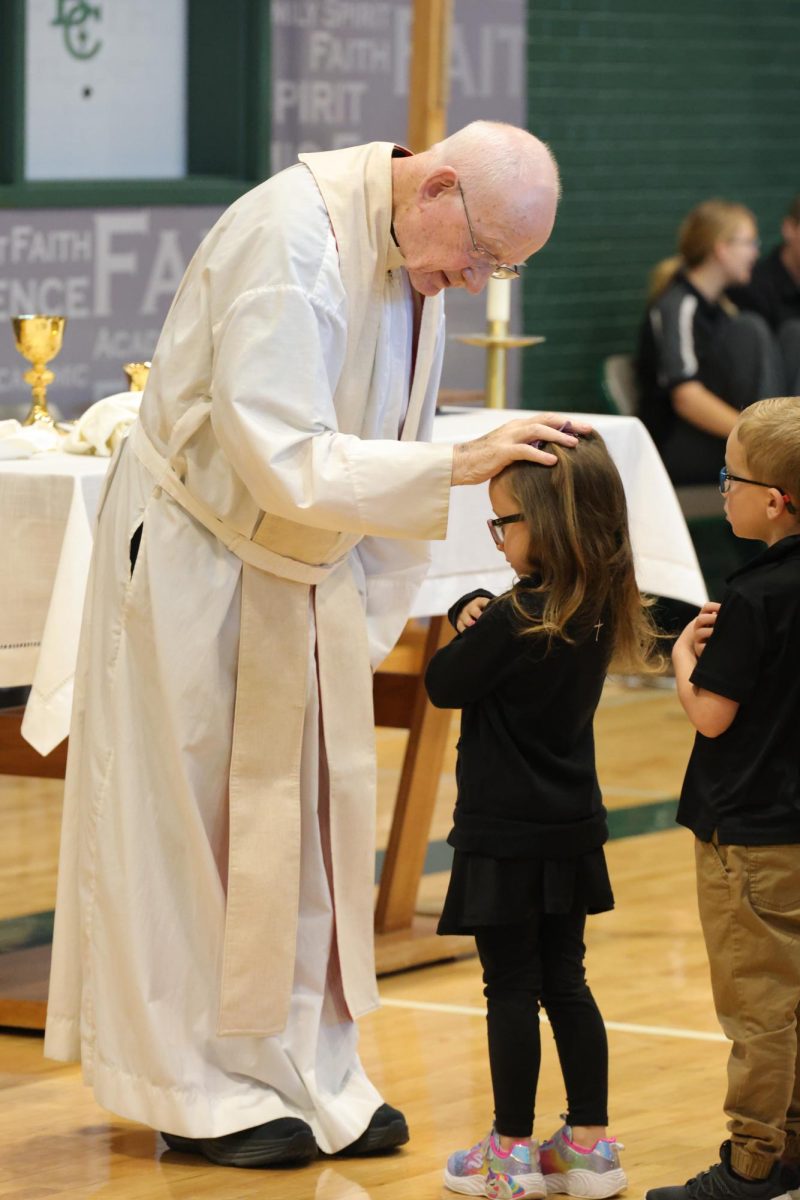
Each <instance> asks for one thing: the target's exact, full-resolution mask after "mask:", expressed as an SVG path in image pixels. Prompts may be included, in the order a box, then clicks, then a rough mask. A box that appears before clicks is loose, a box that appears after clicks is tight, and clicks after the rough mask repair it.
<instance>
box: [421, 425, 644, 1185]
mask: <svg viewBox="0 0 800 1200" xmlns="http://www.w3.org/2000/svg"><path fill="white" fill-rule="evenodd" d="M553 452H554V453H555V454H556V455H557V457H558V462H557V464H556V465H555V466H554V467H552V468H550V469H549V470H541V469H540V468H538V467H536V466H533V465H532V464H528V463H526V464H524V465H523V464H518V465H515V466H514V467H511V468H507V469H506V470H505V471H503V472H501V474H499V475H498V476H496V477H495V478H494V479H493V480H492V482H491V484H490V488H489V495H490V499H491V502H492V506H493V508H494V511H495V514H496V516H495V518H494V519H493V520H492V521H491V522H490V528H491V531H492V535H493V537H494V538H495V541H496V543H497V545H498V549H499V550H500V551H501V552H502V553H503V554H504V555H505V557H506V559H507V561H508V562H509V564H510V565H511V566H512V567H513V568H514V570H515V571H516V573H517V575H518V576H519V578H518V580H517V582H516V583H515V584H514V586H513V587H512V588H511V589H510V591H508V592H506V593H505V594H504V595H502V596H498V597H493V596H492V595H491V593H489V592H486V591H483V590H481V591H478V592H471V593H469V594H468V595H466V596H462V598H461V599H460V600H458V601H457V602H456V603H455V604H454V605H453V607H452V609H451V610H450V620H451V622H452V623H453V624H454V625H455V627H456V630H457V632H458V636H457V637H456V638H455V639H454V640H453V641H452V642H451V643H450V644H449V645H447V646H445V647H444V648H443V649H441V650H440V651H439V652H438V653H437V654H436V655H435V656H434V657H433V659H432V660H431V662H430V664H429V666H428V670H427V673H426V679H425V682H426V686H427V688H428V694H429V695H430V698H431V700H432V702H433V703H434V704H435V705H437V706H439V707H442V708H460V709H461V710H462V717H461V737H460V740H459V755H458V765H457V778H458V800H457V803H456V808H455V814H454V827H453V829H452V831H451V833H450V836H449V838H448V841H449V842H450V845H451V846H453V848H454V851H455V853H454V859H453V869H452V875H451V879H450V885H449V888H448V892H447V897H446V900H445V904H444V910H443V913H442V918H441V921H440V924H439V932H440V933H442V934H452V933H463V934H473V935H474V936H475V940H476V943H477V947H478V953H479V955H480V959H481V965H482V967H483V978H484V983H485V995H486V998H487V1005H488V1014H487V1015H488V1026H487V1028H488V1039H489V1061H490V1066H491V1076H492V1088H493V1093H494V1110H495V1117H494V1124H493V1127H492V1129H491V1130H490V1132H489V1133H488V1134H487V1135H486V1136H485V1137H484V1138H483V1139H482V1140H481V1141H480V1142H478V1143H477V1144H476V1145H475V1146H473V1147H472V1148H471V1149H469V1150H462V1151H457V1152H456V1153H455V1154H453V1155H452V1156H451V1157H450V1159H449V1161H448V1163H447V1168H446V1170H445V1183H446V1185H447V1187H448V1188H450V1189H451V1190H453V1191H456V1192H462V1193H464V1194H469V1195H487V1196H495V1195H498V1196H499V1195H507V1196H514V1197H515V1200H522V1197H543V1196H545V1195H546V1194H547V1193H549V1192H564V1193H566V1194H568V1195H574V1196H586V1197H609V1196H614V1195H616V1194H617V1193H618V1192H619V1191H621V1189H622V1188H623V1187H625V1184H626V1179H625V1174H624V1172H623V1170H622V1168H621V1166H620V1162H619V1153H618V1151H619V1146H618V1144H617V1143H616V1142H615V1140H614V1139H613V1138H609V1137H608V1136H607V1132H606V1129H607V1125H608V1114H607V1091H608V1049H607V1043H606V1035H605V1029H604V1026H603V1021H602V1018H601V1016H600V1013H599V1011H598V1008H597V1005H596V1003H595V1001H594V998H593V996H592V993H591V992H590V990H589V988H588V986H587V984H586V980H585V975H584V964H583V958H584V944H583V931H584V924H585V920H586V916H587V913H597V912H604V911H606V910H608V909H610V908H612V907H613V904H614V901H613V895H612V891H611V885H610V882H609V878H608V872H607V869H606V862H605V856H604V853H603V843H604V842H605V841H606V838H607V836H608V830H607V825H606V813H605V809H604V807H603V802H602V797H601V794H600V789H599V786H598V782H597V773H596V769H595V756H594V739H593V732H592V722H593V718H594V713H595V709H596V708H597V704H598V701H599V699H600V694H601V692H602V688H603V681H604V679H605V675H606V672H607V670H608V668H609V664H610V662H611V661H612V659H613V660H614V661H615V664H616V665H617V666H618V668H619V669H625V670H633V671H652V670H654V669H656V666H657V665H658V664H654V655H653V649H654V640H655V634H654V630H653V627H652V625H651V622H650V620H649V615H648V612H647V607H648V603H647V601H646V600H643V599H642V597H641V596H640V594H639V590H638V588H637V586H636V579H635V577H634V570H633V558H632V552H631V545H630V540H629V536H628V523H627V512H626V505H625V495H624V492H623V488H622V483H621V481H620V478H619V474H618V472H617V469H616V467H615V466H614V464H613V462H612V460H611V458H610V456H609V454H608V451H607V449H606V447H605V444H604V442H603V440H602V438H601V437H599V435H597V434H596V433H591V434H589V435H587V436H585V437H581V439H580V440H579V442H578V444H577V445H576V446H575V447H574V448H572V449H569V450H566V451H565V450H563V448H562V447H560V446H554V447H553ZM540 1005H543V1006H544V1008H545V1009H546V1010H547V1015H548V1017H549V1020H550V1023H551V1025H552V1028H553V1034H554V1036H555V1040H556V1046H557V1049H558V1054H559V1059H560V1062H561V1067H562V1071H563V1075H564V1082H565V1085H566V1093H567V1112H566V1114H565V1117H564V1121H565V1124H564V1125H563V1126H562V1127H561V1128H560V1129H559V1130H558V1131H557V1132H556V1133H555V1134H554V1135H553V1136H552V1137H551V1138H549V1140H548V1141H546V1142H544V1143H543V1145H542V1146H541V1150H539V1147H538V1143H537V1142H536V1141H534V1140H532V1139H533V1121H534V1107H535V1100H536V1088H537V1082H538V1075H539V1064H540V1042H539V1018H538V1011H539V1006H540Z"/></svg>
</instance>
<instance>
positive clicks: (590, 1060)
mask: <svg viewBox="0 0 800 1200" xmlns="http://www.w3.org/2000/svg"><path fill="white" fill-rule="evenodd" d="M585 922H586V913H585V912H584V911H583V910H579V911H573V912H571V913H568V914H566V915H563V916H561V915H559V916H553V915H550V914H548V913H542V914H539V915H537V916H535V917H533V918H532V919H530V920H528V921H526V922H525V924H524V925H500V926H487V927H484V928H478V929H476V931H475V941H476V943H477V946H478V954H479V955H480V960H481V966H482V967H483V981H484V983H485V985H486V986H485V988H484V995H485V996H486V1001H487V1014H486V1021H487V1027H488V1034H489V1065H490V1067H491V1072H492V1090H493V1092H494V1107H495V1128H496V1129H497V1132H498V1133H499V1134H502V1135H503V1136H505V1137H518V1138H524V1137H530V1136H531V1133H532V1131H533V1115H534V1104H535V1101H536V1086H537V1084H538V1082H539V1066H540V1063H541V1044H540V1040H539V1004H540V1003H541V1004H542V1005H543V1007H544V1008H545V1010H546V1011H547V1015H548V1017H549V1019H550V1024H551V1026H552V1029H553V1036H554V1038H555V1042H556V1049H557V1050H558V1057H559V1061H560V1063H561V1072H562V1074H563V1076H564V1083H565V1085H566V1090H567V1105H568V1112H567V1123H568V1124H569V1125H607V1124H608V1112H607V1105H608V1043H607V1041H606V1031H605V1026H604V1025H603V1018H602V1017H601V1016H600V1011H599V1009H598V1007H597V1005H596V1003H595V1000H594V997H593V995H592V993H591V992H590V991H589V987H588V985H587V983H586V975H585V972H584V967H583V956H584V953H585V950H586V947H585V946H584V944H583V928H584V925H585Z"/></svg>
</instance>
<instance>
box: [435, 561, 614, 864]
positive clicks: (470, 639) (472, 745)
mask: <svg viewBox="0 0 800 1200" xmlns="http://www.w3.org/2000/svg"><path fill="white" fill-rule="evenodd" d="M535 583H536V580H535V579H523V580H520V583H519V584H518V585H517V589H518V590H517V594H518V595H519V596H520V598H521V599H522V600H523V603H524V605H525V608H526V610H527V611H529V612H530V613H531V614H534V613H540V612H541V611H542V606H543V603H544V597H543V596H542V595H537V594H535V593H533V592H532V591H531V587H532V586H533V585H535ZM475 596H487V597H490V598H492V599H493V597H492V594H491V592H486V591H483V590H482V589H481V590H479V591H477V592H470V593H469V594H468V595H466V596H462V598H461V599H460V600H458V601H457V602H456V604H454V605H453V607H452V608H451V609H450V612H449V613H448V617H449V619H450V621H451V622H452V623H453V625H455V621H456V618H457V617H458V614H459V612H460V611H461V609H462V608H463V607H464V605H465V604H466V603H468V602H469V601H470V600H471V599H472V598H473V597H475ZM608 624H609V623H608V622H607V621H604V622H603V623H602V624H601V625H600V627H599V628H596V629H592V630H591V631H590V633H589V636H588V637H586V638H584V639H583V640H582V641H581V642H580V643H577V644H570V643H568V642H565V641H562V640H553V642H552V643H551V645H550V648H549V650H548V639H547V638H546V637H543V636H539V635H537V636H535V637H531V636H524V635H523V634H521V633H520V631H519V630H520V626H519V619H518V618H517V617H516V616H515V614H514V612H513V609H512V607H511V603H510V601H509V599H508V597H503V596H501V597H500V598H499V599H497V600H494V599H493V603H491V604H489V606H488V607H487V608H486V609H485V610H484V612H483V613H482V615H481V616H480V617H479V618H478V620H477V621H476V622H475V624H474V625H472V626H470V627H469V628H468V629H466V630H465V631H464V632H463V633H461V634H459V635H458V636H457V637H456V638H454V640H453V641H452V642H450V644H449V645H447V646H444V647H443V648H442V649H441V650H439V651H438V653H437V654H435V655H434V656H433V658H432V659H431V661H430V663H429V664H428V669H427V671H426V673H425V686H426V687H427V689H428V695H429V696H430V698H431V701H432V702H433V704H435V705H436V706H437V708H460V709H461V710H462V713H461V737H460V739H459V743H458V763H457V767H456V778H457V782H458V799H457V802H456V808H455V812H454V814H453V820H454V828H453V830H452V831H451V833H450V836H449V837H448V841H449V843H450V845H451V846H454V847H455V848H456V849H458V850H465V851H469V852H473V853H478V854H484V855H490V856H492V857H497V858H565V857H569V858H572V857H577V856H579V855H582V854H586V853H588V852H589V851H591V850H594V849H596V848H597V847H598V846H601V845H602V844H603V843H604V842H605V841H606V838H607V836H608V829H607V826H606V811H605V808H604V807H603V801H602V797H601V794H600V788H599V786H598V782H597V773H596V770H595V757H594V734H593V730H592V720H593V718H594V713H595V709H596V708H597V705H598V702H599V700H600V693H601V691H602V688H603V680H604V678H605V674H606V670H607V668H608V661H609V657H610V645H611V630H610V628H609V627H608Z"/></svg>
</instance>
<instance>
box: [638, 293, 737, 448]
mask: <svg viewBox="0 0 800 1200" xmlns="http://www.w3.org/2000/svg"><path fill="white" fill-rule="evenodd" d="M732 320H733V317H732V315H731V314H730V313H729V312H727V311H726V310H725V309H724V308H723V307H722V305H721V304H718V303H712V301H710V300H708V299H707V298H706V297H705V296H704V295H703V294H702V292H699V291H698V290H697V288H696V287H693V285H692V284H691V283H690V282H689V280H688V279H687V278H686V276H685V275H684V274H683V272H682V271H679V272H678V274H677V275H676V276H675V278H674V279H673V280H672V282H671V283H670V285H669V287H668V288H666V290H665V291H664V292H662V294H661V295H660V296H659V297H658V299H657V300H656V301H655V303H654V304H653V305H651V307H650V309H649V310H648V312H647V316H646V317H645V320H644V323H643V325H642V329H641V333H640V337H639V352H638V356H637V374H638V378H639V390H640V408H639V416H640V417H641V419H642V420H643V421H644V423H645V425H646V426H647V428H648V430H649V431H650V435H651V437H652V438H653V441H654V442H655V443H656V445H657V446H660V445H661V444H662V443H663V442H664V441H665V439H666V438H667V436H668V434H669V433H670V431H671V430H672V428H673V426H674V425H675V423H676V422H677V421H679V420H680V417H679V416H678V415H677V413H676V412H675V411H674V409H673V407H672V399H671V392H672V390H673V388H676V387H678V386H679V384H681V383H690V382H692V381H693V380H696V381H697V382H698V383H706V384H707V385H708V381H707V379H706V378H705V375H706V370H705V369H706V367H707V366H708V364H709V360H710V359H711V356H712V350H713V346H714V344H715V342H716V341H717V339H718V337H719V335H720V333H721V332H722V331H723V330H724V329H725V328H726V326H727V325H728V324H729V323H730V322H731V321H732ZM712 390H713V388H712Z"/></svg>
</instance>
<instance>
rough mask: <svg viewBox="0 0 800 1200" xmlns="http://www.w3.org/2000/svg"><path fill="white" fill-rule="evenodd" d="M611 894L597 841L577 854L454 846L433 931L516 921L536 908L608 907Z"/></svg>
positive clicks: (463, 930)
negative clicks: (510, 853) (489, 852)
mask: <svg viewBox="0 0 800 1200" xmlns="http://www.w3.org/2000/svg"><path fill="white" fill-rule="evenodd" d="M613 907H614V893H613V892H612V890H611V880H610V879H609V877H608V868H607V866H606V856H605V854H604V852H603V847H602V846H599V847H598V848H597V849H596V850H592V851H591V852H590V853H589V854H583V855H581V856H579V857H578V858H489V857H487V856H486V855H483V854H472V853H468V852H466V851H462V850H456V851H454V854H453V869H452V873H451V875H450V885H449V887H448V889H447V896H446V897H445V901H444V908H443V910H442V916H441V919H440V921H439V927H438V930H437V932H438V933H443V934H451V933H474V932H475V929H476V928H477V927H480V926H484V925H518V924H521V923H522V922H524V921H526V920H528V919H529V918H530V917H532V916H534V915H536V914H540V913H552V914H564V913H569V912H572V911H573V909H575V908H583V909H585V910H586V912H587V913H600V912H608V911H609V909H612V908H613Z"/></svg>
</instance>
